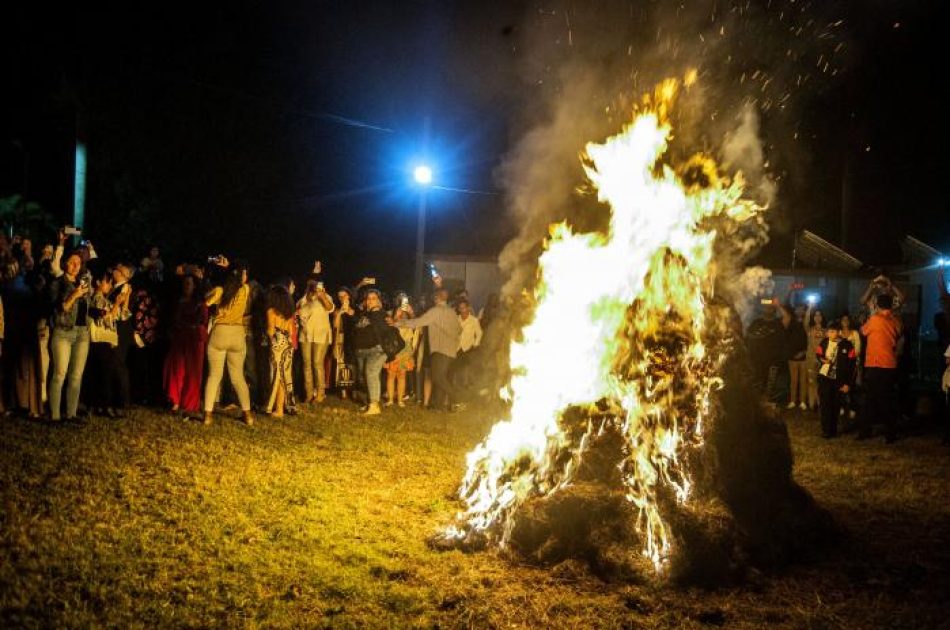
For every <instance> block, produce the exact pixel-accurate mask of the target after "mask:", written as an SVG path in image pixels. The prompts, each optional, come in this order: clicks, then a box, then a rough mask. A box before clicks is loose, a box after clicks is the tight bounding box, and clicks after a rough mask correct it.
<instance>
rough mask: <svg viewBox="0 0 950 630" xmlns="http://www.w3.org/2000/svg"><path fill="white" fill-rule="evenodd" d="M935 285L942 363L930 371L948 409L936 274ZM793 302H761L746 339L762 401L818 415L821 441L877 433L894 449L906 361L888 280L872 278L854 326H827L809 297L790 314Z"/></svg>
mask: <svg viewBox="0 0 950 630" xmlns="http://www.w3.org/2000/svg"><path fill="white" fill-rule="evenodd" d="M938 284H939V286H940V287H941V288H940V292H941V294H940V301H941V305H942V307H943V310H942V311H941V312H940V313H939V314H938V315H937V318H936V321H935V325H936V328H937V330H938V337H940V339H938V343H939V344H941V345H940V348H941V351H943V356H942V357H941V359H942V363H941V365H940V366H934V369H935V370H937V371H938V372H937V373H938V374H940V373H941V372H942V373H943V374H942V381H943V383H942V386H943V392H944V397H945V401H944V402H950V401H948V400H946V397H947V396H948V395H950V338H944V337H945V336H946V335H945V334H944V333H941V332H940V331H941V330H943V328H945V326H944V325H943V324H945V323H946V322H950V295H948V293H947V289H946V283H945V281H944V278H943V274H942V271H941V273H940V278H939V281H938ZM797 298H798V295H797V292H796V291H791V292H790V293H789V295H788V298H787V299H786V301H785V303H782V302H780V301H779V300H777V299H772V300H764V301H763V305H762V308H761V311H760V314H759V316H758V317H757V318H756V319H755V320H753V321H752V322H751V323H750V325H749V327H748V330H747V333H746V336H747V340H748V345H749V350H750V355H751V358H752V362H753V366H754V372H755V377H756V379H757V380H758V382H759V385H760V387H761V388H762V390H763V391H764V392H765V395H766V397H767V399H768V400H769V401H770V402H772V403H774V404H777V405H783V406H785V407H786V408H787V409H789V410H791V409H796V408H797V409H800V410H801V411H805V412H809V411H811V412H817V413H818V414H819V417H820V424H821V433H822V436H823V437H825V438H835V437H837V436H838V435H839V432H852V431H854V432H856V433H857V438H858V439H867V438H870V437H872V435H873V430H874V427H875V426H877V425H880V426H883V428H884V439H885V442H887V443H892V442H894V441H895V440H896V439H897V438H898V427H899V420H900V419H901V417H902V416H904V415H906V414H904V413H903V412H902V406H901V404H900V402H901V401H900V394H901V390H902V389H906V378H905V377H906V376H907V374H908V372H909V366H908V365H907V360H908V358H909V356H910V353H909V349H908V348H907V347H906V340H907V335H906V334H905V330H904V324H903V320H902V316H901V308H902V306H903V304H904V301H905V296H904V295H903V293H902V292H901V291H900V289H899V288H898V287H897V286H896V285H895V284H894V283H893V282H892V281H891V280H890V279H889V278H887V277H886V276H884V275H878V276H877V277H875V278H874V279H873V280H872V281H871V282H870V284H869V285H868V288H867V290H866V291H865V292H864V294H863V295H862V297H861V304H862V312H861V314H860V315H859V321H860V323H859V322H856V321H854V320H853V319H852V317H851V316H850V315H849V314H848V313H841V314H839V315H838V316H837V317H835V318H834V319H830V320H828V319H826V318H825V316H824V314H823V313H822V311H821V309H820V308H819V307H818V303H817V300H816V299H815V296H811V299H807V298H806V300H805V304H798V305H797V306H796V305H794V303H795V302H796V299H797ZM942 323H943V324H942ZM945 408H946V405H945ZM945 424H950V422H945ZM947 435H950V431H948V433H947ZM945 441H946V437H945Z"/></svg>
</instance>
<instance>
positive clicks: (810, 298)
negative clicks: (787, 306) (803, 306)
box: [805, 293, 820, 304]
mask: <svg viewBox="0 0 950 630" xmlns="http://www.w3.org/2000/svg"><path fill="white" fill-rule="evenodd" d="M819 297H820V296H819V295H818V294H817V293H809V294H808V295H806V296H805V301H806V302H808V303H809V304H817V303H818V298H819Z"/></svg>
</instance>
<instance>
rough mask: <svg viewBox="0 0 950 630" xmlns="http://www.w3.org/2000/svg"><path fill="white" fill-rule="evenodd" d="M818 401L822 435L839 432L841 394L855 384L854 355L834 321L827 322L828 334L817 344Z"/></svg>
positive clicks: (848, 342)
mask: <svg viewBox="0 0 950 630" xmlns="http://www.w3.org/2000/svg"><path fill="white" fill-rule="evenodd" d="M815 354H816V355H817V358H818V366H819V367H818V401H819V406H820V409H821V435H822V437H825V438H833V437H837V435H838V410H839V409H841V406H842V403H843V399H844V396H846V395H848V394H849V393H850V392H851V388H852V387H854V366H855V359H856V354H855V351H854V346H853V345H852V344H851V342H850V341H848V340H847V339H844V338H843V337H841V325H840V324H839V323H838V322H837V321H833V322H831V323H830V324H828V328H827V337H825V338H824V339H822V340H821V343H819V344H818V349H817V350H816V352H815Z"/></svg>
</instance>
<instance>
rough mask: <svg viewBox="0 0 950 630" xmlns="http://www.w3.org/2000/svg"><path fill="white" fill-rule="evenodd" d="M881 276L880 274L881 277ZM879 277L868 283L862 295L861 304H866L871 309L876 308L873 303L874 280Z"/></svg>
mask: <svg viewBox="0 0 950 630" xmlns="http://www.w3.org/2000/svg"><path fill="white" fill-rule="evenodd" d="M880 277H881V276H878V278H880ZM875 280H877V278H874V279H873V280H871V281H870V282H869V283H868V288H867V289H865V290H864V293H863V294H862V295H861V304H864V305H865V306H867V307H868V308H869V309H871V308H874V305H873V304H871V295H873V294H874V282H875Z"/></svg>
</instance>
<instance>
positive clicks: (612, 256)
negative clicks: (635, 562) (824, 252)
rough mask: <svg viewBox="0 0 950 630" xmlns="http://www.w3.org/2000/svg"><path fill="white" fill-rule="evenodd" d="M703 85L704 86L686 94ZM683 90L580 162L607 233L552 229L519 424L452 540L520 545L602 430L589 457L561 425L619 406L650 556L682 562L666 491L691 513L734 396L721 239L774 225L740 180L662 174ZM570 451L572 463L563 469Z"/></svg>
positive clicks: (514, 421)
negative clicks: (713, 342) (527, 514)
mask: <svg viewBox="0 0 950 630" xmlns="http://www.w3.org/2000/svg"><path fill="white" fill-rule="evenodd" d="M695 79H696V75H695V72H690V73H689V74H688V75H687V79H686V83H687V85H689V84H690V83H691V82H693V81H695ZM679 89H680V83H679V81H677V80H675V79H668V80H666V81H664V82H663V83H661V84H660V85H659V86H657V88H656V90H655V92H654V94H653V95H649V96H646V97H644V99H643V105H642V106H641V108H640V111H639V112H635V114H636V115H635V117H634V120H633V121H632V122H631V123H630V124H628V125H627V126H625V127H624V129H623V130H622V132H621V133H620V134H618V135H616V136H613V137H611V138H609V139H607V140H606V141H605V142H604V143H602V144H594V143H591V144H589V145H587V147H586V149H585V151H584V153H583V155H582V162H583V164H584V169H585V171H586V174H587V177H588V179H589V180H590V182H591V184H593V186H594V187H595V188H596V190H597V195H598V199H599V200H600V201H603V202H606V203H607V204H609V206H610V208H611V218H610V224H609V229H608V231H607V234H599V233H590V234H575V233H574V232H573V231H572V230H571V229H570V227H568V226H567V225H566V224H564V223H561V224H557V225H555V226H552V230H551V237H550V239H549V240H548V242H547V245H546V248H545V251H544V252H543V254H542V255H541V258H540V261H539V262H540V272H539V274H540V279H539V283H538V287H537V289H536V292H535V297H536V309H535V312H534V316H533V319H532V321H531V322H530V323H529V324H528V325H527V326H526V327H525V328H524V329H523V330H522V336H521V340H520V341H518V342H516V343H513V344H512V345H511V348H510V359H511V367H512V375H513V376H512V378H511V382H510V385H509V387H508V395H509V396H510V402H511V411H510V418H508V419H507V420H502V421H500V422H498V423H497V424H496V425H495V426H494V427H493V429H492V431H491V433H490V434H489V436H488V438H487V439H486V440H485V441H484V442H483V443H481V444H480V445H479V446H477V447H476V448H475V449H474V450H473V451H472V452H471V453H469V455H468V471H467V474H466V476H465V479H464V481H463V483H462V486H461V489H460V495H461V497H462V498H463V500H464V501H465V503H466V509H465V511H464V512H463V513H462V514H460V518H461V520H462V521H464V526H463V527H462V528H461V529H459V528H451V529H450V530H449V532H448V535H450V536H464V535H466V531H471V530H474V531H480V532H484V533H486V534H487V535H488V536H489V537H491V538H493V539H495V540H496V541H497V542H498V543H499V544H501V545H504V544H506V542H507V540H508V537H509V535H510V532H511V526H512V524H513V518H514V517H515V515H516V514H517V511H518V508H519V506H521V505H522V504H523V503H524V502H525V501H526V500H527V499H529V498H532V497H537V496H543V495H546V494H549V493H552V492H557V491H558V490H559V489H561V488H563V487H565V486H566V485H568V484H570V483H571V481H572V480H573V478H574V474H575V472H576V470H577V467H578V465H579V463H580V461H581V459H582V458H583V456H584V452H585V447H586V445H587V444H588V443H589V438H590V437H591V436H592V435H594V433H595V432H596V431H598V430H599V428H598V427H596V426H593V424H594V423H591V426H589V427H588V429H587V435H585V437H584V439H583V440H581V442H580V443H579V445H570V444H569V443H568V440H567V436H566V434H565V432H564V431H562V428H561V426H560V424H559V422H560V420H561V417H562V414H563V413H564V411H565V410H566V409H568V408H569V407H577V406H581V407H590V406H592V405H594V404H595V403H597V402H598V401H603V400H607V401H611V403H612V405H613V406H614V407H615V411H614V412H613V413H614V419H615V421H616V423H617V424H616V426H617V427H619V428H620V430H621V432H622V435H623V436H624V439H625V442H626V443H625V455H624V459H623V461H621V462H618V466H619V468H620V470H621V473H622V478H623V484H624V491H625V496H626V498H627V499H628V500H629V501H630V502H631V503H632V504H633V505H635V506H636V508H637V510H638V514H639V517H638V520H637V528H638V531H639V532H640V534H641V536H642V538H643V540H644V549H643V553H644V554H645V555H646V556H647V557H648V558H649V559H650V560H652V561H653V563H654V565H655V567H656V568H657V569H658V570H659V569H660V568H661V567H662V566H663V564H664V563H665V562H666V561H667V560H668V558H669V556H670V553H671V537H670V532H669V528H668V526H667V524H666V523H665V522H664V520H663V518H662V516H661V514H660V509H659V506H658V500H657V497H658V491H660V490H661V488H667V489H668V490H670V491H672V493H673V495H674V496H675V498H676V500H678V501H679V502H686V501H687V500H688V499H689V496H690V491H691V480H690V476H689V473H688V471H687V469H686V466H685V464H684V455H685V453H686V452H687V451H688V450H689V449H693V448H696V447H698V446H700V445H701V444H702V438H703V431H704V427H705V425H706V423H707V421H708V415H709V409H710V404H709V398H710V393H711V392H712V391H713V390H714V389H715V388H717V387H718V386H719V385H721V381H720V380H719V379H718V377H717V376H716V374H717V370H718V368H719V365H720V362H721V359H722V357H720V356H710V354H711V353H710V352H709V351H708V350H707V348H706V346H705V344H704V343H703V332H704V330H705V329H706V323H707V322H706V314H705V308H704V304H705V299H706V296H708V295H711V294H712V291H713V282H714V275H715V273H714V266H713V246H714V243H715V241H716V238H717V232H716V230H715V229H714V228H713V227H711V226H712V225H714V224H715V220H716V219H727V220H731V221H736V222H742V221H745V220H748V219H749V218H751V217H752V216H754V215H755V214H756V213H757V212H759V211H760V210H762V208H760V207H758V206H756V205H755V204H754V203H753V202H752V201H749V200H746V199H743V197H742V180H741V177H736V178H734V179H733V181H731V182H730V181H729V180H728V179H727V178H724V177H721V176H719V174H718V169H717V168H716V165H715V163H714V162H713V161H712V159H711V158H708V157H705V156H697V157H694V158H693V159H691V160H690V161H689V162H688V163H687V164H685V165H684V168H685V169H686V172H689V173H692V174H695V173H699V174H700V175H702V177H701V178H699V179H700V183H698V184H687V183H685V182H684V180H683V179H682V178H681V176H680V175H678V174H677V171H676V170H674V169H673V168H672V167H671V166H669V165H667V164H663V163H661V162H660V158H661V157H662V156H663V155H664V153H665V152H666V151H667V148H668V142H669V140H670V138H671V132H672V128H671V125H670V122H669V113H670V110H671V107H672V105H673V102H674V100H675V98H676V95H677V92H678V91H679ZM601 428H602V427H601ZM567 448H570V449H573V452H572V456H571V457H570V458H568V463H567V464H565V463H564V461H565V458H564V457H555V455H556V454H559V453H563V451H564V449H567Z"/></svg>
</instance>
